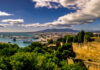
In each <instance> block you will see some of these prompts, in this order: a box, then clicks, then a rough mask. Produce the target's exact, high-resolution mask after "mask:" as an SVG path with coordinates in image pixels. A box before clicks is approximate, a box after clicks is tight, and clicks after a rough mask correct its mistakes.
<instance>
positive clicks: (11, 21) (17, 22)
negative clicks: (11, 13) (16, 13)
mask: <svg viewBox="0 0 100 70" xmlns="http://www.w3.org/2000/svg"><path fill="white" fill-rule="evenodd" d="M1 22H2V23H10V25H21V24H22V23H24V20H23V19H4V20H1Z"/></svg>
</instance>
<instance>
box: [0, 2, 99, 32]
mask: <svg viewBox="0 0 100 70" xmlns="http://www.w3.org/2000/svg"><path fill="white" fill-rule="evenodd" d="M99 3H100V0H0V32H34V31H39V30H45V29H52V28H59V29H62V28H70V29H75V30H89V31H91V30H92V31H93V30H100V24H99V23H100V4H99Z"/></svg>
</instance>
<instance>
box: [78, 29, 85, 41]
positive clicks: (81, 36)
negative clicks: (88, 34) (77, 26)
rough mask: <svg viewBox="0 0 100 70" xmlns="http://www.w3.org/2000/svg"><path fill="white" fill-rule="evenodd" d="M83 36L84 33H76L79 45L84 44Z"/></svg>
mask: <svg viewBox="0 0 100 70" xmlns="http://www.w3.org/2000/svg"><path fill="white" fill-rule="evenodd" d="M84 35H85V32H84V31H83V30H82V31H81V32H80V33H78V42H79V43H83V42H84Z"/></svg>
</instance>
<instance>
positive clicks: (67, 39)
mask: <svg viewBox="0 0 100 70" xmlns="http://www.w3.org/2000/svg"><path fill="white" fill-rule="evenodd" d="M64 39H65V40H66V41H67V43H72V42H73V37H72V36H70V35H66V36H65V37H64Z"/></svg>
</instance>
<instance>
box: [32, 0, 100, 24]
mask: <svg viewBox="0 0 100 70" xmlns="http://www.w3.org/2000/svg"><path fill="white" fill-rule="evenodd" d="M33 2H36V5H35V7H48V8H55V7H54V6H53V5H52V3H51V2H53V3H58V4H57V5H56V4H54V5H55V6H56V7H57V8H59V7H60V6H62V7H65V8H69V9H70V8H73V9H76V12H75V13H69V14H66V15H64V16H61V17H59V18H58V19H57V20H56V21H54V22H49V23H45V24H43V25H47V26H48V25H49V26H50V25H52V26H53V25H67V26H69V25H75V24H85V23H91V22H93V21H94V20H95V19H97V18H99V17H100V4H99V3H100V0H33Z"/></svg>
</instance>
